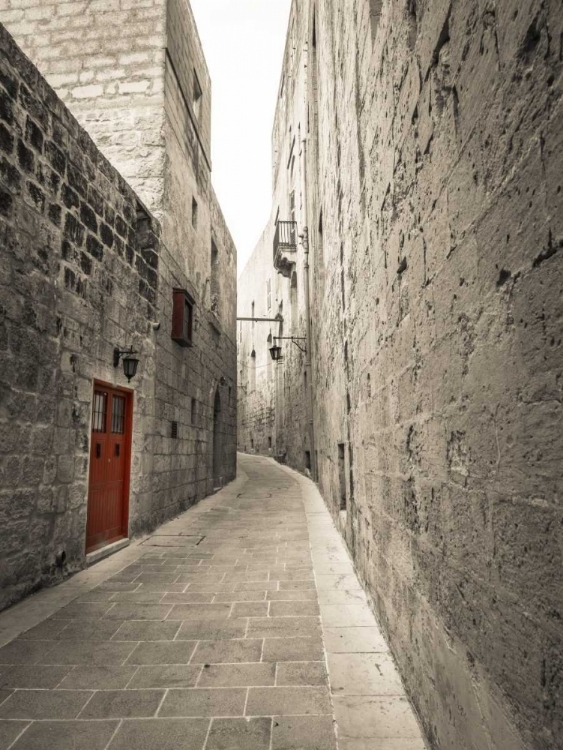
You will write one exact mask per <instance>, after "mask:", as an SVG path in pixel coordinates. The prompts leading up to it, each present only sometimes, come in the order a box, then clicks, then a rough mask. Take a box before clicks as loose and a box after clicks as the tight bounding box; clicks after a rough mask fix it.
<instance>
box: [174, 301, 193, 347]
mask: <svg viewBox="0 0 563 750" xmlns="http://www.w3.org/2000/svg"><path fill="white" fill-rule="evenodd" d="M173 295H174V296H173V305H172V334H171V338H172V340H173V341H175V342H176V343H177V344H180V346H192V336H193V319H194V300H193V299H192V298H191V297H190V295H189V294H188V292H186V290H185V289H174V292H173Z"/></svg>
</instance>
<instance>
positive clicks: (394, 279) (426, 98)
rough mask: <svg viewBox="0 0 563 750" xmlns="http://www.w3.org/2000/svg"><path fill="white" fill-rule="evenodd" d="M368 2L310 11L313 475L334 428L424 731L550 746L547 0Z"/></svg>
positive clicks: (552, 324)
mask: <svg viewBox="0 0 563 750" xmlns="http://www.w3.org/2000/svg"><path fill="white" fill-rule="evenodd" d="M369 8H370V3H368V2H367V0H349V1H348V2H346V3H344V4H341V3H338V2H335V0H327V2H326V3H323V4H321V5H320V6H319V8H318V18H317V23H318V28H319V33H318V45H319V47H320V49H319V55H320V58H321V65H320V71H321V73H320V80H319V89H320V108H319V130H320V136H319V137H320V142H321V148H320V164H319V171H318V175H319V177H318V179H319V200H320V202H321V204H322V209H323V216H324V217H325V221H324V227H323V230H324V249H325V252H326V253H327V263H326V265H325V268H326V274H327V278H326V292H325V295H324V297H323V298H321V299H320V300H319V299H317V300H316V301H315V303H314V305H315V312H314V320H316V321H317V324H316V327H317V328H318V330H317V331H316V333H315V336H316V341H317V354H316V361H317V381H316V385H317V393H318V398H317V407H316V410H317V414H316V424H317V436H318V443H319V449H320V450H322V451H323V452H325V453H324V455H323V461H324V464H323V465H322V466H324V469H323V468H322V467H321V472H320V477H321V480H320V481H321V489H322V492H323V494H324V496H325V498H326V499H327V501H328V502H329V503H331V504H332V507H333V510H334V513H335V515H336V514H337V512H338V497H339V490H338V472H337V466H336V463H337V462H336V452H337V443H339V442H341V441H342V440H343V439H346V438H345V437H344V438H343V435H344V436H345V434H346V430H348V432H349V447H351V448H352V456H353V458H352V461H350V458H349V457H348V456H347V458H346V461H347V464H346V473H347V476H346V481H347V485H348V501H349V505H348V514H347V518H346V522H345V523H346V525H345V529H344V533H345V536H346V539H347V542H348V544H349V546H350V548H351V550H352V553H353V555H354V559H355V561H356V563H357V565H358V567H359V570H360V573H361V575H362V577H363V579H364V581H365V583H366V585H367V587H368V590H369V591H370V593H371V595H372V597H373V601H374V604H375V607H376V610H377V612H378V614H379V617H380V620H381V623H382V625H383V627H384V628H385V630H386V632H387V634H388V636H389V639H390V643H391V646H392V648H393V651H394V653H395V656H396V657H397V660H398V662H399V665H400V668H401V672H402V675H403V678H404V680H405V683H406V686H407V688H408V690H409V693H410V696H411V698H412V700H413V701H414V703H415V705H416V707H417V709H418V712H419V714H420V716H421V717H422V721H423V724H424V727H425V730H426V733H427V736H428V738H429V740H430V743H431V745H432V747H435V748H441V749H442V750H446V749H447V750H450V748H456V750H482V749H483V748H490V749H491V750H492V749H493V748H494V750H499V748H502V749H503V750H504V749H506V750H509V748H510V750H513V749H514V748H523V747H526V748H538V749H539V748H542V749H545V748H556V747H558V746H559V744H560V737H561V726H562V721H563V711H562V706H563V701H562V681H561V675H562V674H563V671H562V666H563V665H562V658H563V657H562V654H563V643H562V629H561V616H562V602H563V591H562V584H561V573H560V571H561V565H562V562H563V560H562V554H563V553H562V549H563V539H562V534H563V515H562V512H561V505H560V495H561V455H562V448H563V446H562V441H563V437H562V436H563V430H562V419H561V395H562V394H561V384H562V356H561V322H562V313H563V309H562V307H561V282H562V265H561V257H562V255H561V245H562V243H563V229H562V226H561V218H560V217H561V215H562V213H561V208H562V207H561V200H562V198H561V196H562V192H561V179H560V172H561V170H560V166H559V162H560V154H561V133H562V132H563V114H562V104H561V87H562V85H563V80H562V77H561V68H562V54H561V32H562V24H563V14H562V12H561V11H562V8H561V3H560V2H541V1H540V0H531V2H528V3H521V2H516V1H513V0H498V1H497V2H496V3H478V2H477V1H476V0H475V1H473V0H471V1H470V2H461V1H459V0H455V1H454V2H451V1H448V0H432V1H431V0H424V1H420V0H419V1H418V2H416V3H415V2H409V3H407V2H397V3H395V2H384V3H383V5H382V10H381V15H380V17H379V18H378V19H375V23H372V22H370V18H369ZM372 29H373V34H372ZM350 50H357V54H355V55H354V54H351V53H350ZM340 250H341V253H342V254H341V255H340ZM342 271H343V274H342V273H341V272H342ZM338 404H340V407H339V406H338Z"/></svg>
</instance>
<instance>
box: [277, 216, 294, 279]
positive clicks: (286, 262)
mask: <svg viewBox="0 0 563 750" xmlns="http://www.w3.org/2000/svg"><path fill="white" fill-rule="evenodd" d="M295 252H297V222H296V221H278V222H277V224H276V233H275V235H274V266H275V268H277V269H278V271H280V273H282V274H283V275H284V276H285V275H287V273H288V272H289V271H290V270H291V266H292V265H293V264H294V263H295V260H293V258H291V257H288V254H289V255H290V256H291V254H292V253H295Z"/></svg>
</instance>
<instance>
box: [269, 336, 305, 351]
mask: <svg viewBox="0 0 563 750" xmlns="http://www.w3.org/2000/svg"><path fill="white" fill-rule="evenodd" d="M276 341H291V343H292V344H295V346H296V347H297V348H298V349H299V351H300V352H303V354H307V347H305V346H303V347H302V346H301V345H300V344H298V343H297V342H298V341H307V339H306V338H304V337H300V336H274V343H275V342H276Z"/></svg>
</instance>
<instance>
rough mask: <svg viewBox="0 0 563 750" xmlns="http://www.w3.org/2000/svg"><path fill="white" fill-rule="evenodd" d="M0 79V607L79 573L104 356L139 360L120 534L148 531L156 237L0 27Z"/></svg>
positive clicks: (106, 366) (108, 363)
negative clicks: (125, 526) (94, 406)
mask: <svg viewBox="0 0 563 750" xmlns="http://www.w3.org/2000/svg"><path fill="white" fill-rule="evenodd" d="M0 71H1V72H0V75H1V77H0V83H1V86H0V100H1V106H0V119H1V121H2V122H1V123H0V134H1V138H0V140H1V144H0V148H1V149H2V156H1V157H0V158H1V161H0V179H1V194H2V198H1V206H2V208H1V216H0V224H1V232H2V263H1V264H0V267H1V277H0V284H1V286H0V300H1V317H0V323H1V329H0V330H1V337H0V340H1V345H0V355H1V366H0V389H1V390H0V394H1V396H0V430H1V433H2V439H1V440H0V455H1V466H2V470H1V474H0V513H1V523H0V537H1V542H0V556H1V561H0V571H1V574H0V591H1V594H0V608H2V607H5V606H6V605H8V604H10V603H11V602H13V601H16V600H17V599H19V598H20V597H21V596H22V595H24V594H25V593H27V592H29V591H30V590H32V589H33V588H35V587H36V586H38V585H40V584H41V583H43V582H46V581H50V580H52V579H53V577H56V576H57V575H62V574H63V573H66V572H69V571H72V570H76V569H77V568H80V567H82V565H83V564H84V556H85V526H86V510H87V502H86V501H87V489H88V462H89V444H90V412H91V402H92V392H93V378H97V379H100V380H103V381H106V382H112V383H117V384H120V385H124V384H125V380H124V377H123V374H122V372H121V368H119V369H117V370H116V369H114V367H113V364H112V354H113V349H114V347H115V346H116V345H117V346H125V345H130V344H134V345H135V348H136V349H137V350H138V351H139V352H140V360H141V362H140V367H139V374H138V375H137V378H136V380H135V381H134V386H135V419H134V422H133V425H134V435H133V464H134V467H135V469H134V472H133V483H132V484H133V486H132V491H131V494H132V502H131V525H132V527H135V526H136V525H150V524H151V522H152V521H151V520H150V517H151V516H152V508H151V507H144V508H141V507H138V506H137V504H136V500H135V498H136V496H137V492H138V485H139V484H140V483H141V482H142V481H143V476H142V470H141V469H140V467H139V466H138V464H139V462H140V461H141V456H142V453H143V451H144V445H145V441H146V439H147V436H149V435H150V434H151V433H152V423H151V420H150V408H149V404H150V400H151V398H152V396H153V392H154V379H155V378H154V362H155V348H156V346H157V342H156V334H155V333H154V331H153V328H152V324H153V323H154V322H155V321H156V320H157V318H158V309H157V288H158V270H159V261H160V242H159V233H160V229H159V226H158V224H157V223H156V222H154V221H153V222H152V223H151V229H150V231H149V232H148V233H147V232H145V233H144V235H143V238H142V240H143V242H142V243H140V242H138V239H139V238H138V237H137V231H136V230H137V227H136V211H137V198H136V196H135V194H134V193H133V191H132V190H131V188H130V187H129V186H128V185H127V184H126V183H125V181H124V180H123V178H122V177H121V176H120V175H119V174H118V173H117V172H116V170H115V169H113V167H111V166H110V164H109V163H108V162H107V161H106V159H105V158H104V157H103V156H102V155H101V154H100V152H99V151H98V150H97V148H96V147H95V146H94V144H93V142H92V141H91V139H90V138H89V137H88V135H87V134H86V133H85V131H84V130H82V129H81V128H80V126H79V125H78V123H77V122H76V120H74V118H73V117H72V116H71V115H70V114H69V112H68V110H67V109H66V107H65V106H64V104H63V103H62V102H61V101H60V100H59V99H58V98H57V97H56V95H55V93H54V92H53V91H52V89H50V88H49V86H48V85H47V84H46V83H45V81H44V79H43V78H42V77H41V76H40V75H39V74H38V72H37V70H36V68H35V67H34V66H33V65H32V64H31V63H30V62H29V60H28V59H27V58H25V57H24V56H23V54H22V53H21V52H20V50H19V49H18V48H17V46H16V45H15V43H14V42H13V40H12V39H11V37H10V36H9V35H8V34H7V32H6V31H5V29H4V28H3V27H0ZM141 244H142V245H143V246H146V247H147V249H146V250H142V249H141ZM149 245H150V246H151V248H152V249H151V250H149V249H148V246H149ZM149 252H150V253H151V265H150V267H149V266H147V264H146V259H147V257H148V253H149ZM142 415H147V418H146V419H145V418H144V417H143V416H142ZM63 550H64V551H65V552H66V555H67V564H66V568H65V569H61V570H58V569H57V568H56V566H55V556H56V554H57V553H58V552H60V551H63Z"/></svg>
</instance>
